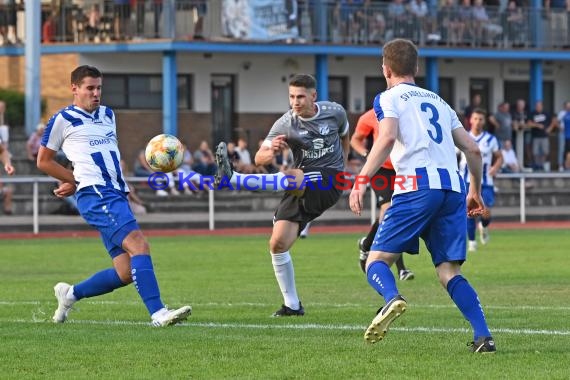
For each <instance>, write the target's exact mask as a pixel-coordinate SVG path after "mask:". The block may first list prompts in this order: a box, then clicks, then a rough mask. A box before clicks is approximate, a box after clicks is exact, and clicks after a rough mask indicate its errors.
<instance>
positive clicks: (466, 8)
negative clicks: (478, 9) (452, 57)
mask: <svg viewBox="0 0 570 380" xmlns="http://www.w3.org/2000/svg"><path fill="white" fill-rule="evenodd" d="M457 15H458V20H459V25H458V27H457V35H458V36H459V43H460V44H462V45H465V44H469V43H472V41H470V39H471V38H472V37H473V25H472V24H473V12H472V9H471V0H461V5H460V6H459V7H458V8H457ZM469 116H471V115H469Z"/></svg>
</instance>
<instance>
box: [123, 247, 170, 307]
mask: <svg viewBox="0 0 570 380" xmlns="http://www.w3.org/2000/svg"><path fill="white" fill-rule="evenodd" d="M131 274H132V276H133V284H134V285H135V288H136V289H137V292H139V295H140V296H141V298H142V300H143V302H144V304H145V306H146V308H147V309H148V312H149V313H150V315H152V314H154V313H155V312H156V311H158V310H160V309H162V308H163V307H164V304H163V303H162V301H161V300H160V290H158V282H157V281H156V276H155V275H154V268H153V267H152V259H151V258H150V256H149V255H136V256H133V257H131Z"/></svg>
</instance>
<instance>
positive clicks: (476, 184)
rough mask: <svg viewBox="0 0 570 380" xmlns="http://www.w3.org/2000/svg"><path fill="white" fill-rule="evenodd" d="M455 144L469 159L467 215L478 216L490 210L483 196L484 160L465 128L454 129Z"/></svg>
mask: <svg viewBox="0 0 570 380" xmlns="http://www.w3.org/2000/svg"><path fill="white" fill-rule="evenodd" d="M452 134H453V141H454V142H455V146H457V147H458V148H459V150H461V151H462V152H463V153H464V154H465V159H466V160H467V167H468V168H469V194H467V215H468V216H471V217H473V216H478V215H483V214H485V213H486V212H488V211H487V210H486V209H485V203H484V202H483V198H482V197H481V175H482V170H483V160H482V158H481V151H480V150H479V147H478V146H477V143H475V141H473V139H472V138H471V137H470V136H469V134H468V133H467V131H465V129H464V128H456V129H454V130H453V131H452Z"/></svg>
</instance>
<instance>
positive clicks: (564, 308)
mask: <svg viewBox="0 0 570 380" xmlns="http://www.w3.org/2000/svg"><path fill="white" fill-rule="evenodd" d="M42 303H43V304H45V303H52V301H51V300H50V301H1V300H0V306H17V305H41V304H42ZM55 303H56V302H55V300H53V304H54V305H55ZM140 303H141V301H95V300H82V301H81V304H90V305H140ZM186 303H190V304H191V305H192V306H202V307H204V306H206V307H232V306H233V307H239V306H253V307H272V306H275V305H277V303H271V304H269V303H261V302H227V303H224V302H201V303H195V302H190V301H188V300H185V301H177V302H172V305H178V304H186ZM310 305H312V306H315V307H325V308H326V307H329V308H330V307H333V308H359V307H362V308H378V307H379V306H380V303H376V304H363V303H362V304H359V303H341V304H330V303H325V302H311V303H310ZM408 305H410V306H411V307H413V308H414V309H455V308H456V306H455V305H454V304H452V303H449V304H446V305H422V304H414V303H410V302H408ZM483 309H485V310H487V309H489V310H491V309H495V310H531V311H541V310H546V311H570V306H534V305H485V304H483Z"/></svg>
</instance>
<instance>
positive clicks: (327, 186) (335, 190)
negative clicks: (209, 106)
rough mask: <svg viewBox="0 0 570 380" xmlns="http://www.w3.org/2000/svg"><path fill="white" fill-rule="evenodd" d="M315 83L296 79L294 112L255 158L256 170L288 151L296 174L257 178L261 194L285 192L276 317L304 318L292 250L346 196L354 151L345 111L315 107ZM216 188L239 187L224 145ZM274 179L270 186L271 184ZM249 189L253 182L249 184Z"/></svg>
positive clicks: (272, 243) (273, 241) (277, 243)
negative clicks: (343, 183)
mask: <svg viewBox="0 0 570 380" xmlns="http://www.w3.org/2000/svg"><path fill="white" fill-rule="evenodd" d="M316 100H317V92H316V81H315V79H314V78H313V77H312V76H310V75H305V74H298V75H295V76H293V78H291V80H290V81H289V104H290V106H291V109H290V110H289V111H287V112H286V113H285V114H283V116H281V117H280V118H279V119H278V120H277V121H276V122H275V123H274V124H273V127H272V128H271V130H270V131H269V133H268V134H267V137H266V138H265V141H264V142H263V144H262V145H261V147H260V149H259V150H258V151H257V153H256V155H255V164H256V165H267V164H269V163H271V162H272V161H273V158H274V157H275V155H276V154H278V153H279V152H281V151H282V150H283V149H285V148H287V147H289V148H290V149H291V151H292V152H293V157H294V163H293V168H292V169H288V170H286V171H284V172H282V173H276V174H267V175H258V176H257V178H258V180H259V188H260V190H270V191H285V193H284V195H283V198H282V199H281V202H280V203H279V206H278V207H277V210H276V211H275V215H274V217H273V221H274V223H273V232H272V234H271V238H270V240H269V250H270V253H271V260H272V263H273V269H274V271H275V277H276V278H277V283H278V284H279V288H280V289H281V293H282V294H283V300H284V302H283V305H282V306H281V308H280V309H279V310H277V311H276V312H275V313H274V314H273V316H275V317H282V316H302V315H304V314H305V311H304V309H303V306H302V305H301V301H300V300H299V297H298V295H297V289H296V286H295V272H294V270H293V263H292V261H291V255H290V252H289V250H290V249H291V247H292V246H293V243H294V242H295V240H296V239H297V237H298V236H299V232H300V231H301V230H303V228H304V227H305V226H306V224H307V223H308V222H310V221H311V220H313V219H315V218H317V217H318V216H320V215H321V214H322V213H323V212H324V211H325V210H327V209H328V208H330V207H331V206H333V205H334V204H335V203H336V202H337V201H338V199H339V198H340V196H341V194H342V190H341V189H340V186H338V178H339V176H341V175H342V172H343V171H344V168H345V166H346V159H347V155H348V151H349V149H350V138H349V133H348V129H349V125H348V120H347V117H346V111H345V110H344V108H343V107H342V106H341V105H339V104H337V103H333V102H328V101H319V102H317V101H316ZM216 162H217V163H218V169H219V170H218V175H217V178H216V180H217V181H216V182H217V183H220V181H223V180H224V179H225V180H229V181H230V183H235V182H236V180H237V177H238V176H239V175H240V174H239V173H235V172H233V170H232V169H231V167H230V165H229V160H228V159H227V152H226V146H225V143H220V145H218V148H217V150H216ZM269 178H271V180H270V179H269ZM250 185H251V182H250Z"/></svg>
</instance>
